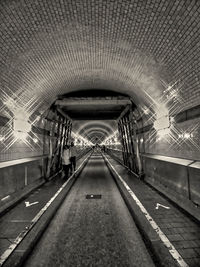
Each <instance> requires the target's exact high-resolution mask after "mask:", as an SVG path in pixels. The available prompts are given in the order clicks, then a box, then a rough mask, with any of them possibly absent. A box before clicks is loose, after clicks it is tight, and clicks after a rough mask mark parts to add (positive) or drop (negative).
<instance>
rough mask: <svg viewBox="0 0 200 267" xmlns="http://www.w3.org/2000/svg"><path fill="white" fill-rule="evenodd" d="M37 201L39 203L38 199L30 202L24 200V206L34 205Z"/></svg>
mask: <svg viewBox="0 0 200 267" xmlns="http://www.w3.org/2000/svg"><path fill="white" fill-rule="evenodd" d="M38 203H39V202H38V201H36V202H33V203H30V202H29V201H25V205H26V207H30V206H32V205H35V204H38Z"/></svg>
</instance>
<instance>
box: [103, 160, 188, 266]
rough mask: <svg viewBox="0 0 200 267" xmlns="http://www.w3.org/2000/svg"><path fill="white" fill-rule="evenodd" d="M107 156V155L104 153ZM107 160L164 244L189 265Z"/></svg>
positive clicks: (178, 260)
mask: <svg viewBox="0 0 200 267" xmlns="http://www.w3.org/2000/svg"><path fill="white" fill-rule="evenodd" d="M104 156H105V155H104ZM105 158H106V161H107V162H108V164H109V165H110V167H111V168H112V169H113V171H114V172H115V173H116V174H117V176H118V178H119V179H120V181H121V182H122V184H123V185H124V187H125V188H126V189H127V191H128V192H129V194H130V195H131V197H132V198H133V200H134V201H135V202H136V204H137V205H138V206H139V208H140V210H141V211H142V213H143V214H144V215H145V217H146V219H147V220H148V221H149V223H150V224H151V226H152V228H153V229H154V230H155V231H156V233H157V234H158V236H159V237H160V239H161V241H162V242H163V243H164V245H165V246H166V247H167V248H168V250H169V253H170V254H171V255H172V257H173V258H174V259H175V260H176V262H177V263H178V264H179V265H180V266H181V267H188V264H187V263H186V262H185V261H184V260H183V258H182V257H181V255H180V254H179V253H178V251H177V250H176V249H175V247H174V246H173V245H172V243H171V242H170V241H169V239H168V238H167V236H166V235H165V234H164V233H163V232H162V231H161V229H160V228H159V226H158V225H157V223H156V222H155V221H154V220H153V218H152V217H151V215H150V214H149V213H148V211H147V210H146V209H145V207H144V206H143V205H142V203H141V202H140V200H139V199H138V198H137V197H136V195H135V194H134V193H133V191H132V190H131V189H130V187H129V186H128V185H127V183H126V182H125V181H124V180H123V178H122V177H121V176H120V175H119V173H118V172H117V171H116V170H115V168H114V167H113V165H112V164H111V163H110V161H109V160H108V159H107V157H106V156H105Z"/></svg>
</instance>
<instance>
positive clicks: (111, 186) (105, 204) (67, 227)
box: [24, 155, 154, 267]
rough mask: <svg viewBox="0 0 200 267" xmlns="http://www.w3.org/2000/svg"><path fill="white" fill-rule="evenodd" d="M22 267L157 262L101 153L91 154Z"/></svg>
mask: <svg viewBox="0 0 200 267" xmlns="http://www.w3.org/2000/svg"><path fill="white" fill-rule="evenodd" d="M87 194H101V195H102V198H101V199H86V195H87ZM24 266H26V267H33V266H37V267H39V266H81V267H83V266H120V267H122V266H142V267H145V266H148V267H151V266H154V264H153V262H152V259H151V257H150V256H149V253H148V251H147V249H146V247H145V245H144V243H143V241H142V239H141V236H140V234H139V232H138V230H137V228H136V226H135V223H134V222H133V219H132V217H131V215H130V213H129V211H128V209H127V207H126V205H125V203H124V201H123V199H122V197H121V195H120V193H119V191H118V189H117V187H116V185H115V182H114V181H113V179H112V177H111V175H110V173H109V171H108V169H107V167H106V165H105V163H104V161H103V159H102V157H101V156H98V155H96V156H92V157H91V159H90V161H89V163H88V164H87V166H86V168H85V169H84V170H83V172H82V174H81V175H80V177H79V178H78V180H77V182H76V183H75V185H74V186H73V188H72V190H71V191H70V193H69V195H68V196H67V197H66V199H65V201H64V202H63V205H62V206H61V207H60V209H59V210H58V213H57V214H56V216H55V217H54V219H53V221H52V222H51V223H50V225H49V227H48V229H47V230H46V232H45V233H44V235H43V237H42V238H41V240H40V241H39V243H38V245H37V246H36V247H35V249H34V250H33V252H32V254H31V255H30V257H29V259H28V260H27V262H26V263H25V265H24Z"/></svg>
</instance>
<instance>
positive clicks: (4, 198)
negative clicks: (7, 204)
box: [1, 195, 10, 201]
mask: <svg viewBox="0 0 200 267" xmlns="http://www.w3.org/2000/svg"><path fill="white" fill-rule="evenodd" d="M9 197H10V195H8V196H6V197H3V198H2V199H1V201H4V200H6V199H8V198H9Z"/></svg>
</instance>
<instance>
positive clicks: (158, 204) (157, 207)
mask: <svg viewBox="0 0 200 267" xmlns="http://www.w3.org/2000/svg"><path fill="white" fill-rule="evenodd" d="M159 207H162V208H164V209H168V210H169V209H170V207H167V206H164V205H162V204H160V203H157V204H156V210H158V209H159Z"/></svg>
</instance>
